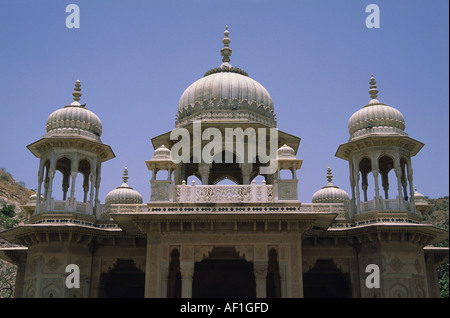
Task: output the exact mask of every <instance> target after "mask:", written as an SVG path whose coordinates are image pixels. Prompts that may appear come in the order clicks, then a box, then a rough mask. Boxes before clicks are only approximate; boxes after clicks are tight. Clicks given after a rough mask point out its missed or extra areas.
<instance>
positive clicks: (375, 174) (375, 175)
mask: <svg viewBox="0 0 450 318" xmlns="http://www.w3.org/2000/svg"><path fill="white" fill-rule="evenodd" d="M372 174H373V179H374V181H375V202H374V203H375V209H377V210H379V209H380V200H379V198H380V188H379V186H378V174H379V171H378V170H372Z"/></svg>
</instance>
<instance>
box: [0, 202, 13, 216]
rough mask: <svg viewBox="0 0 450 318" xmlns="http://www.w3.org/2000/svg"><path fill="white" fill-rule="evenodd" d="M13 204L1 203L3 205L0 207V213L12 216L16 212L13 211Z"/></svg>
mask: <svg viewBox="0 0 450 318" xmlns="http://www.w3.org/2000/svg"><path fill="white" fill-rule="evenodd" d="M14 209H15V208H14V205H12V204H8V205H7V204H3V207H2V208H1V209H0V213H1V214H3V215H6V216H8V217H10V218H12V217H14V215H15V214H16V213H15V212H14Z"/></svg>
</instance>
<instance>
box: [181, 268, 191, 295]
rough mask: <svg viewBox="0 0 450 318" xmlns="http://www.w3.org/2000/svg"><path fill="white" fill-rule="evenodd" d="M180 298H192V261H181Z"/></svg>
mask: <svg viewBox="0 0 450 318" xmlns="http://www.w3.org/2000/svg"><path fill="white" fill-rule="evenodd" d="M180 272H181V298H192V280H193V278H194V262H181V263H180Z"/></svg>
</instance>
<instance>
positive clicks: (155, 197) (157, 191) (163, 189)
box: [150, 182, 170, 201]
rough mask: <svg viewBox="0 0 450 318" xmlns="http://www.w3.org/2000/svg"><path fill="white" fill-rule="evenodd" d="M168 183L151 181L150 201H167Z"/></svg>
mask: <svg viewBox="0 0 450 318" xmlns="http://www.w3.org/2000/svg"><path fill="white" fill-rule="evenodd" d="M169 185H170V184H168V183H157V182H153V183H152V191H151V192H152V193H151V197H150V200H151V201H169V198H170V196H169V194H170V191H169Z"/></svg>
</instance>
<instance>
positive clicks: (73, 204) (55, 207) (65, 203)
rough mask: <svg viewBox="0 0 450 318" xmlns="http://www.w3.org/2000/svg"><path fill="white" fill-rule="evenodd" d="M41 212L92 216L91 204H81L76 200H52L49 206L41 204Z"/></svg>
mask: <svg viewBox="0 0 450 318" xmlns="http://www.w3.org/2000/svg"><path fill="white" fill-rule="evenodd" d="M40 212H41V213H42V212H77V213H83V214H91V213H92V206H91V204H90V203H89V202H86V203H85V202H79V201H76V200H54V199H53V198H52V199H51V200H50V202H49V203H48V205H46V203H45V202H41V203H40Z"/></svg>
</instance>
